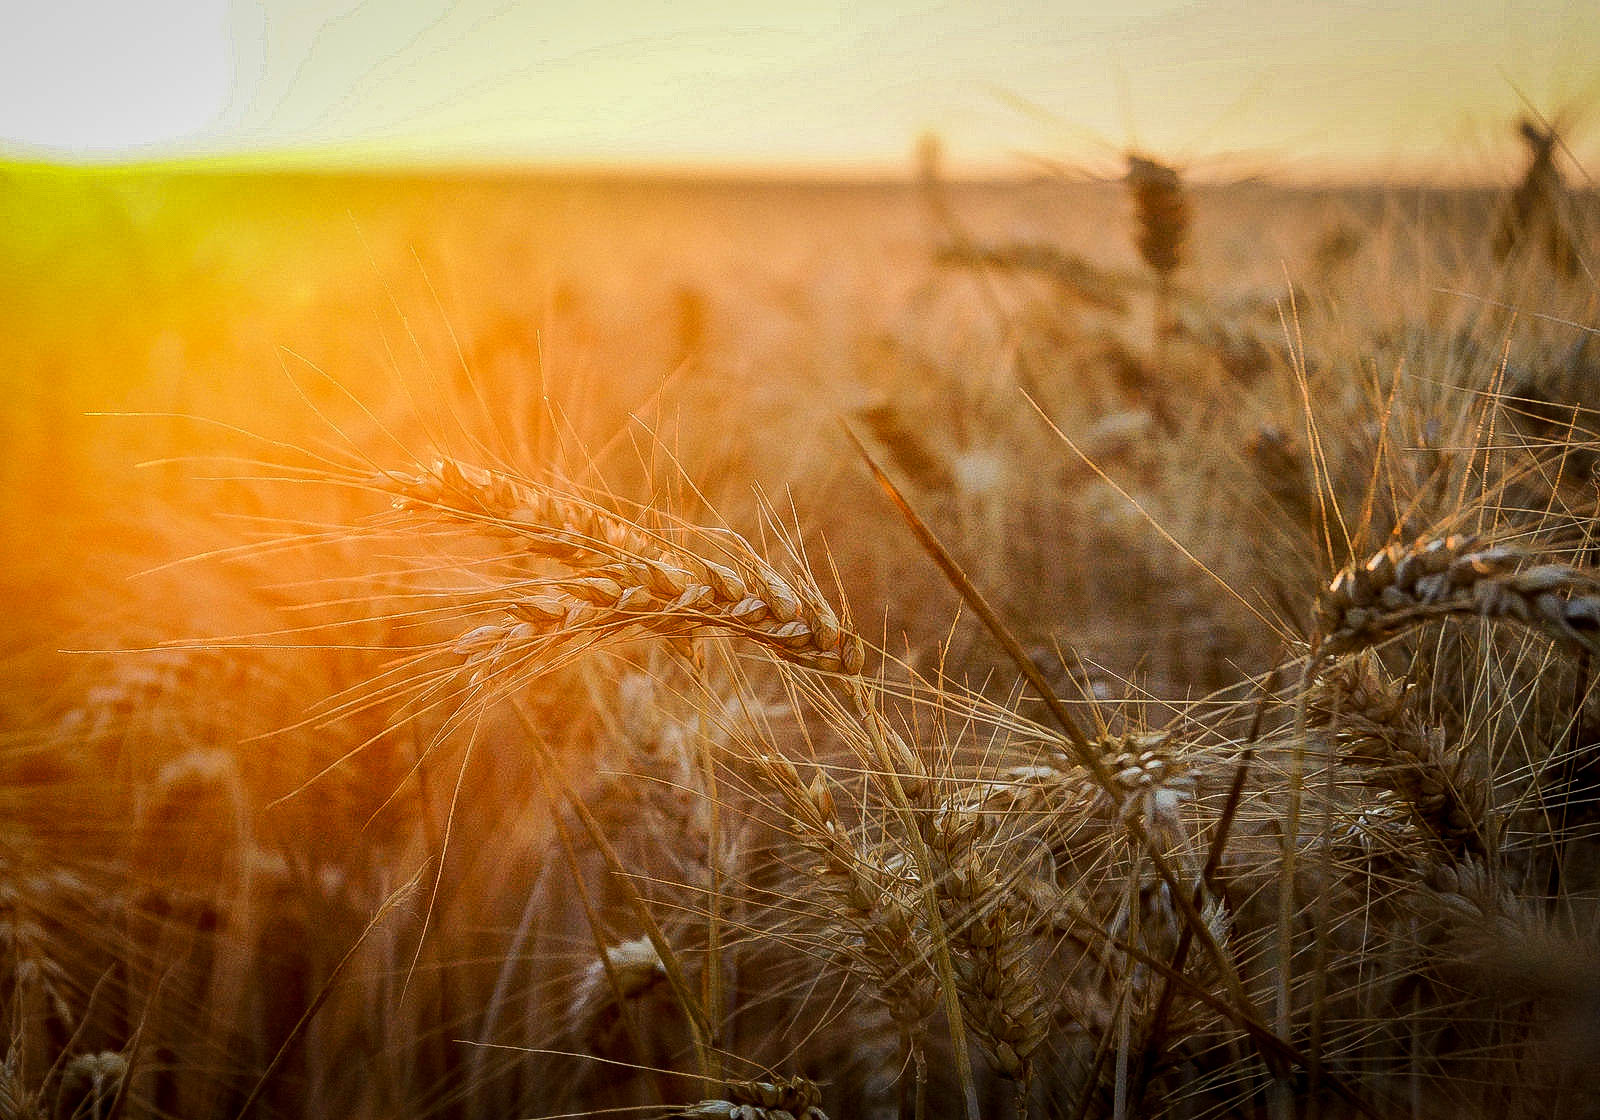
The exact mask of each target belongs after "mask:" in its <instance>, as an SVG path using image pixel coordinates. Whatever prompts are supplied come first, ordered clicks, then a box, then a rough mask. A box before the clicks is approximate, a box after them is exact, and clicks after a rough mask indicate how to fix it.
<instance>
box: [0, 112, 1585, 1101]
mask: <svg viewBox="0 0 1600 1120" xmlns="http://www.w3.org/2000/svg"><path fill="white" fill-rule="evenodd" d="M1535 141H1536V137H1532V136H1530V141H1529V142H1530V146H1531V147H1533V149H1534V157H1533V164H1532V165H1531V166H1530V167H1529V169H1528V171H1527V174H1526V175H1525V176H1523V177H1522V179H1521V182H1520V186H1519V180H1518V176H1519V175H1520V174H1521V172H1522V169H1520V168H1515V169H1507V170H1506V174H1505V184H1504V189H1503V190H1487V189H1486V190H1479V191H1467V190H1443V189H1424V188H1416V187H1402V186H1388V187H1385V186H1372V187H1363V188H1360V189H1357V188H1341V189H1332V188H1329V189H1321V190H1312V189H1307V188H1298V189H1291V188H1287V187H1274V186H1270V185H1266V184H1262V183H1254V184H1235V185H1231V186H1204V185H1201V186H1195V185H1192V184H1190V183H1189V182H1187V177H1186V176H1185V175H1184V174H1183V173H1182V170H1181V169H1175V168H1171V167H1168V166H1167V165H1165V164H1164V163H1162V162H1161V161H1159V160H1158V159H1156V158H1154V157H1149V158H1147V157H1145V156H1139V157H1137V158H1135V159H1133V160H1131V161H1130V162H1129V164H1128V167H1127V172H1128V174H1127V177H1126V182H1117V181H1108V182H1088V181H1067V180H1064V179H1062V178H1055V177H1041V178H1038V179H1034V180H1028V181H1018V182H995V183H969V182H944V181H942V180H941V179H939V177H938V175H937V164H936V160H934V159H932V158H925V160H924V166H923V170H922V175H921V178H920V180H918V181H915V182H905V183H902V182H882V183H820V182H789V181H778V180H773V181H754V180H752V181H735V180H728V181H714V180H692V179H665V178H663V179H649V178H645V177H635V178H628V177H623V176H618V177H605V176H593V177H588V178H583V177H567V178H559V177H540V176H535V175H531V174H515V173H510V172H507V173H495V174H491V173H481V174H466V173H456V174H444V173H439V174H431V175H430V174H421V173H418V174H405V175H402V174H389V173H383V174H380V173H370V174H342V175H341V174H332V173H329V174H314V173H293V174H291V173H275V174H269V173H258V174H250V173H242V172H222V171H185V170H181V169H178V170H172V169H166V170H163V169H138V168H129V169H119V170H100V171H88V170H73V171H69V170H63V169H59V168H49V167H39V166H29V165H7V166H4V167H0V213H3V219H4V220H0V269H3V270H4V271H3V272H0V295H3V298H0V358H3V359H4V365H5V373H4V386H5V393H6V399H5V402H4V407H3V409H0V482H3V485H0V507H3V517H0V524H3V525H4V532H5V540H4V545H5V547H4V551H3V553H0V573H3V576H0V592H3V593H4V596H5V602H6V604H7V606H8V608H9V609H8V611H7V617H8V625H7V626H6V627H5V629H4V631H3V637H0V657H3V658H4V662H5V666H6V675H5V678H4V679H5V683H6V687H5V688H4V689H0V713H3V721H0V768H3V775H4V777H3V780H0V804H3V809H0V1011H3V1021H0V1038H3V1042H0V1061H3V1064H0V1120H43V1118H50V1120H55V1118H57V1117H62V1118H65V1117H97V1118H109V1117H112V1116H126V1117H211V1116H217V1117H257V1116H259V1117H269V1116H330V1117H334V1116H337V1117H350V1118H355V1117H380V1116H382V1117H398V1116H405V1117H440V1118H452V1117H555V1116H573V1115H582V1116H623V1117H627V1116H643V1117H668V1116H686V1117H699V1118H717V1120H758V1118H759V1120H780V1118H782V1120H819V1118H823V1117H832V1118H834V1120H841V1118H855V1117H862V1118H890V1117H899V1118H916V1120H923V1118H933V1117H967V1118H973V1120H975V1118H978V1117H983V1118H1002V1117H1003V1118H1016V1120H1023V1118H1046V1117H1050V1118H1054V1117H1063V1118H1082V1117H1116V1118H1118V1120H1121V1118H1124V1117H1127V1118H1132V1117H1156V1116H1161V1117H1166V1116H1171V1117H1190V1118H1201V1117H1230V1116H1238V1117H1257V1116H1259V1117H1272V1118H1275V1120H1277V1118H1284V1117H1300V1116H1305V1117H1316V1116H1328V1117H1334V1116H1339V1117H1343V1116H1351V1117H1354V1116H1374V1117H1399V1116H1404V1117H1415V1118H1431V1117H1442V1116H1451V1117H1461V1116H1490V1115H1493V1116H1497V1117H1507V1118H1510V1117H1554V1116H1561V1117H1583V1116H1595V1115H1600V1091H1597V1089H1596V1082H1595V1077H1594V1073H1593V1070H1594V1068H1595V1063H1596V1062H1597V1061H1600V1018H1597V1017H1596V1011H1595V1009H1596V1007H1597V1006H1600V1002H1597V997H1600V942H1597V940H1596V934H1597V931H1600V924H1597V922H1600V859H1597V856H1600V833H1597V830H1596V824H1597V822H1600V812H1597V807H1600V692H1597V689H1596V687H1595V663H1594V661H1595V655H1596V654H1597V653H1600V562H1597V560H1596V556H1595V551H1594V550H1595V548H1596V544H1595V540H1594V537H1595V530H1596V527H1597V522H1596V517H1597V510H1600V506H1597V502H1600V489H1597V487H1600V471H1597V463H1600V459H1597V455H1596V452H1597V443H1596V440H1597V437H1596V435H1595V431H1596V427H1595V425H1596V421H1595V415H1596V414H1595V411H1594V410H1595V409H1596V408H1597V407H1600V342H1597V341H1596V340H1595V324H1596V322H1597V320H1596V296H1597V294H1600V286H1597V284H1596V282H1595V279H1594V276H1593V274H1592V272H1591V268H1592V266H1593V265H1594V262H1595V260H1596V254H1595V246H1596V242H1595V234H1594V231H1595V229H1596V226H1595V219H1596V217H1597V215H1596V213H1595V199H1594V197H1593V195H1592V194H1591V193H1587V192H1584V191H1581V190H1570V191H1569V190H1566V189H1564V188H1563V187H1562V186H1561V184H1560V182H1559V179H1552V177H1551V176H1550V173H1549V172H1548V169H1546V170H1544V171H1541V170H1539V167H1538V159H1539V156H1538V151H1539V149H1538V145H1537V143H1536V142H1535ZM1549 151H1550V145H1549V144H1546V145H1545V148H1544V152H1545V157H1544V158H1545V159H1546V160H1547V161H1548V159H1549V158H1550V157H1549ZM926 155H927V153H925V156H926ZM1541 176H1544V177H1543V178H1541Z"/></svg>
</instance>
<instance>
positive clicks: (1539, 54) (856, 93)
mask: <svg viewBox="0 0 1600 1120" xmlns="http://www.w3.org/2000/svg"><path fill="white" fill-rule="evenodd" d="M1596 60H1600V4H1595V3H1593V2H1592V0H1591V2H1586V3H1579V2H1572V3H1567V2H1561V3H1541V4H1531V3H1509V2H1506V0H1432V2H1427V3H1423V2H1418V0H1396V2H1392V3H1381V2H1356V0H1276V2H1267V0H1213V2H1208V3H1178V2H1174V0H1130V2H1128V3H1123V4H1120V5H1118V4H1110V3H1106V2H1104V0H1098V2H1095V3H1084V2H1080V0H1056V2H1054V3H1045V2H1036V0H1021V2H1014V3H1010V4H1004V3H998V2H976V0H961V2H934V0H924V2H914V0H913V2H898V3H889V2H858V3H837V2H829V0H813V2H810V3H795V2H792V0H789V2H785V3H768V2H766V0H747V2H745V3H728V2H726V0H667V2H655V0H616V2H611V3H606V2H603V0H594V2H591V3H589V4H587V5H581V4H578V3H575V2H571V0H562V2H559V3H558V2H553V0H536V2H522V3H518V2H514V0H455V2H453V3H451V2H447V0H320V2H316V0H135V2H130V0H49V2H42V0H0V155H11V156H16V157H22V158H44V159H49V160H57V161H104V160H111V161H121V160H142V159H165V158H172V157H186V156H214V155H251V156H257V157H260V156H283V157H292V158H299V159H312V160H321V161H328V162H364V161H377V162H385V163H394V162H400V163H406V162H412V161H419V160H420V161H431V162H461V161H468V162H471V161H486V162H491V163H520V162H537V163H546V164H552V163H553V164H558V165H563V166H617V165H627V166H636V165H640V164H643V165H648V166H651V167H658V168H669V169H695V168H708V169H718V170H730V169H731V170H739V169H748V170H779V171H784V170H795V171H811V172H816V171H821V172H837V173H843V174H849V173H857V172H859V173H868V174H876V173H883V172H885V171H893V170H896V169H899V170H902V171H903V170H905V169H908V168H909V166H910V161H911V155H910V153H911V152H912V150H913V148H914V146H915V144H916V141H917V138H918V137H919V136H921V135H924V134H927V133H933V134H936V135H937V136H939V138H940V140H941V142H942V150H943V152H944V154H945V158H946V161H947V163H948V164H949V165H950V166H951V167H952V168H953V169H954V170H956V171H957V172H960V171H963V170H965V171H971V172H974V173H978V172H987V171H1013V172H1015V171H1022V170H1025V169H1026V168H1027V167H1028V166H1030V163H1031V162H1033V161H1036V160H1039V159H1044V160H1057V161H1061V162H1064V163H1068V164H1071V165H1073V166H1086V165H1087V166H1092V165H1093V164H1094V163H1095V162H1096V161H1104V162H1109V161H1111V160H1112V159H1113V158H1114V156H1115V154H1116V153H1118V152H1121V151H1124V150H1127V149H1129V148H1134V147H1137V148H1141V149H1144V150H1147V151H1150V152H1152V153H1155V154H1158V155H1160V156H1162V157H1164V158H1167V159H1169V160H1171V161H1174V162H1180V163H1183V164H1186V165H1188V166H1190V167H1191V168H1193V169H1195V170H1198V171H1199V172H1200V173H1201V174H1204V173H1205V171H1206V169H1207V168H1208V167H1210V168H1214V169H1216V170H1217V172H1218V173H1219V174H1227V173H1230V172H1231V173H1265V174H1283V175H1287V176H1291V177H1292V176H1294V175H1296V174H1305V175H1312V176H1315V175H1318V174H1331V175H1335V176H1340V175H1362V174H1377V175H1387V176H1391V177H1392V176H1399V175H1418V174H1420V175H1423V176H1433V177H1437V176H1440V175H1445V176H1448V175H1465V176H1467V177H1472V176H1474V175H1481V174H1484V173H1487V172H1489V171H1490V170H1491V169H1497V168H1498V167H1499V165H1500V164H1502V163H1503V162H1504V161H1505V158H1506V157H1507V155H1508V154H1510V155H1513V156H1514V155H1515V152H1516V148H1515V140H1514V137H1513V135H1512V131H1511V128H1510V127H1509V126H1510V124H1511V123H1512V122H1513V121H1514V119H1515V118H1516V117H1517V115H1518V114H1520V113H1523V112H1526V111H1527V110H1528V109H1529V108H1530V107H1531V108H1532V109H1534V110H1536V111H1538V112H1542V113H1546V114H1551V115H1560V116H1559V119H1560V120H1562V121H1563V122H1566V121H1567V120H1568V118H1569V117H1571V118H1572V120H1573V123H1572V125H1571V127H1570V129H1569V134H1570V136H1571V138H1572V140H1573V143H1574V145H1575V147H1577V148H1578V149H1579V150H1580V152H1581V151H1582V150H1583V149H1584V146H1585V144H1586V143H1590V142H1592V141H1593V140H1594V139H1596V138H1600V112H1596V110H1597V109H1600V62H1597V61H1596Z"/></svg>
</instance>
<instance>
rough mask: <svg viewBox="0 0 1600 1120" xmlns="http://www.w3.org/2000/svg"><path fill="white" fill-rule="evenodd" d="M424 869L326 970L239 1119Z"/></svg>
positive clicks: (392, 895) (397, 891)
mask: <svg viewBox="0 0 1600 1120" xmlns="http://www.w3.org/2000/svg"><path fill="white" fill-rule="evenodd" d="M427 870H428V865H427V864H423V865H422V866H421V867H419V868H417V870H416V873H415V874H413V875H412V876H411V878H410V879H408V880H406V881H405V882H404V883H402V884H400V885H399V886H398V887H396V888H395V889H394V890H393V891H392V892H390V894H389V897H388V898H386V899H384V900H383V905H381V906H379V907H378V910H377V913H375V914H373V915H372V919H371V920H370V921H369V922H367V926H366V928H365V929H363V930H362V931H361V936H360V937H358V938H356V940H355V942H354V943H353V944H352V945H351V946H350V948H349V949H347V950H346V951H345V954H344V956H342V957H340V958H339V963H338V964H336V965H334V966H333V968H332V970H331V971H330V972H329V973H328V978H327V979H326V980H324V981H323V982H322V986H321V987H319V988H318V989H317V994H316V995H315V996H313V997H312V1000H311V1003H310V1005H309V1006H307V1007H306V1009H305V1012H304V1014H302V1015H301V1016H300V1018H299V1019H298V1020H296V1021H295V1024H294V1026H293V1027H291V1028H290V1030H289V1033H288V1035H287V1036H286V1037H285V1038H284V1040H283V1042H282V1043H281V1044H280V1045H279V1046H278V1050H277V1053H275V1054H273V1055H272V1060H271V1061H270V1062H268V1063H267V1068H266V1069H264V1070H262V1071H261V1076H260V1077H258V1078H256V1083H255V1085H254V1086H253V1087H252V1088H251V1089H250V1092H249V1094H248V1095H246V1097H245V1099H244V1103H243V1104H242V1105H240V1106H239V1111H238V1112H237V1113H236V1115H237V1116H238V1118H239V1120H244V1117H246V1116H249V1115H250V1109H251V1108H252V1107H254V1106H255V1103H256V1101H258V1100H260V1099H261V1092H262V1090H263V1089H265V1088H266V1087H267V1085H268V1083H270V1082H271V1081H272V1078H273V1075H274V1074H276V1073H277V1072H278V1068H279V1067H280V1066H282V1065H283V1060H284V1059H285V1058H286V1057H288V1056H289V1051H290V1050H291V1049H292V1048H293V1047H294V1045H295V1043H297V1042H298V1041H300V1039H301V1037H303V1036H304V1034H305V1030H306V1028H307V1027H308V1026H310V1025H311V1020H313V1019H315V1018H316V1017H317V1013H318V1012H319V1011H321V1010H322V1008H323V1006H324V1005H325V1004H326V1003H327V1002H328V997H329V996H331V995H332V994H333V989H334V987H335V985H337V984H338V982H339V978H340V977H341V976H342V975H343V974H344V970H345V968H346V967H347V966H348V965H349V964H350V962H351V961H352V960H354V959H355V956H356V953H357V952H359V951H360V949H361V946H362V945H363V944H364V943H365V942H366V940H367V938H368V937H369V936H371V934H372V932H373V931H374V930H376V929H377V928H378V927H379V926H380V925H382V924H383V919H384V918H386V917H388V915H389V912H390V911H392V910H393V909H394V908H395V907H396V906H398V905H399V904H400V903H401V902H402V901H404V899H405V898H406V897H407V896H408V895H410V894H411V893H412V891H414V890H415V889H416V887H417V884H418V883H420V882H422V876H423V874H424V873H425V872H426V871H427Z"/></svg>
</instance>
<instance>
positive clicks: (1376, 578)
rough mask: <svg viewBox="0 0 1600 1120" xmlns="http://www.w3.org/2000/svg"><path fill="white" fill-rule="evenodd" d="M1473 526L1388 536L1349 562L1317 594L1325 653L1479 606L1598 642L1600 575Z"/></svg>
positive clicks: (1572, 640) (1572, 644)
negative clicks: (1536, 559) (1535, 555)
mask: <svg viewBox="0 0 1600 1120" xmlns="http://www.w3.org/2000/svg"><path fill="white" fill-rule="evenodd" d="M1530 559H1532V557H1531V555H1530V554H1529V553H1528V552H1526V551H1524V550H1522V549H1518V548H1513V547H1508V546H1504V545H1496V546H1487V547H1481V548H1480V547H1478V545H1477V540H1476V538H1474V537H1471V536H1449V537H1442V538H1435V539H1432V540H1429V539H1427V538H1421V539H1418V540H1415V541H1412V542H1411V543H1409V544H1391V545H1389V546H1388V547H1387V548H1385V549H1383V550H1382V551H1380V552H1377V553H1375V554H1374V555H1373V556H1371V557H1370V558H1369V559H1367V560H1365V561H1363V562H1360V563H1354V564H1351V565H1349V566H1348V567H1346V568H1345V569H1344V570H1343V571H1341V572H1339V574H1338V575H1336V576H1334V577H1333V580H1332V582H1330V583H1329V584H1328V586H1327V588H1326V589H1325V590H1324V591H1323V592H1322V594H1321V595H1319V596H1318V598H1317V607H1316V612H1317V613H1316V619H1317V635H1318V638H1319V641H1317V642H1316V643H1315V644H1314V646H1313V648H1314V650H1315V652H1316V655H1317V656H1319V657H1321V658H1330V657H1337V656H1340V655H1342V654H1347V653H1354V652H1355V651H1357V650H1361V649H1366V648H1368V647H1369V646H1374V645H1377V644H1379V643H1380V642H1384V641H1387V640H1388V639H1390V638H1393V637H1395V636H1397V635H1399V634H1401V633H1402V632H1404V631H1405V630H1408V629H1410V628H1412V627H1414V626H1418V625H1421V624H1422V623H1424V622H1428V621H1430V620H1432V619H1436V618H1446V617H1451V616H1469V615H1477V616H1479V617H1481V618H1486V619H1490V620H1493V621H1501V620H1504V621H1508V622H1515V623H1519V624H1521V625H1523V626H1526V627H1529V628H1531V629H1534V630H1538V631H1540V632H1541V633H1543V634H1544V635H1545V636H1546V637H1549V638H1551V639H1552V640H1554V641H1555V642H1557V643H1558V644H1560V645H1562V646H1564V647H1566V648H1567V649H1569V650H1586V651H1588V652H1590V653H1594V652H1597V651H1600V577H1597V576H1596V575H1595V574H1594V573H1592V572H1588V571H1584V570H1582V569H1579V568H1574V567H1572V566H1570V565H1567V564H1534V565H1532V566H1524V565H1525V564H1526V562H1527V561H1529V560H1530Z"/></svg>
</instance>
